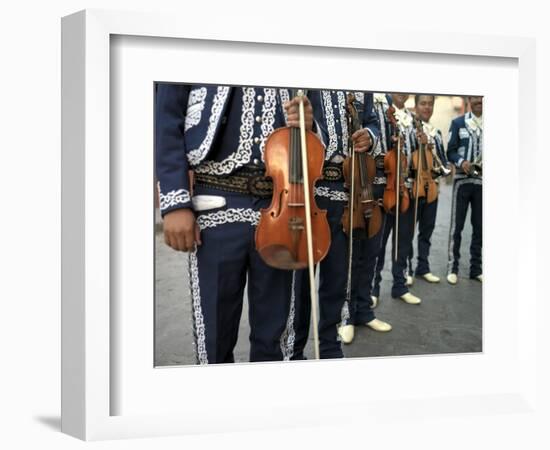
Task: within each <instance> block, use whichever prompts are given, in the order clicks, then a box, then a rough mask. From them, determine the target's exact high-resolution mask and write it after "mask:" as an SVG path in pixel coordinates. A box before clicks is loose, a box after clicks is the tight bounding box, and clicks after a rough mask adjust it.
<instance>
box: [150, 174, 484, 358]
mask: <svg viewBox="0 0 550 450" xmlns="http://www.w3.org/2000/svg"><path fill="white" fill-rule="evenodd" d="M451 192H452V187H451V185H446V184H442V186H441V193H440V199H439V206H438V208H439V210H438V215H437V223H436V229H435V231H434V234H433V236H432V249H431V256H430V264H431V269H432V272H433V273H434V274H436V275H438V276H440V277H441V278H442V281H441V283H439V284H429V283H427V282H425V281H424V280H421V279H415V282H414V285H413V286H412V288H411V292H412V293H414V294H415V295H417V296H419V297H421V298H422V304H421V305H418V306H417V305H408V304H406V303H404V302H403V301H401V300H395V299H392V298H391V297H390V289H391V272H390V271H389V261H390V260H391V255H390V246H388V249H387V252H388V253H387V256H386V267H385V268H384V271H383V274H382V275H383V283H382V286H381V288H382V289H381V299H380V304H379V306H378V307H377V308H376V309H375V314H376V315H377V317H378V318H380V319H382V320H385V321H387V322H390V323H391V324H392V326H393V330H392V331H390V332H389V333H377V332H375V331H373V330H371V329H369V328H366V327H356V331H355V340H354V341H353V343H352V344H350V345H346V346H344V353H345V355H346V357H366V356H394V355H419V354H435V353H462V352H480V351H481V350H482V346H481V344H482V299H481V296H482V285H481V283H480V282H478V281H475V280H470V279H468V278H467V276H468V264H469V247H470V236H471V225H470V219H469V216H468V218H467V220H466V226H465V228H464V231H463V239H462V249H461V255H462V257H461V264H460V269H459V270H460V273H459V282H458V284H457V285H456V286H451V285H449V284H448V283H447V281H446V280H445V275H446V267H447V245H448V235H449V221H450V206H451ZM415 247H416V245H415ZM155 269H156V273H155V281H156V287H155V293H156V299H155V301H156V304H155V325H156V326H155V329H156V336H155V364H156V365H157V366H169V365H186V364H194V362H195V357H194V353H193V344H192V342H193V339H192V337H193V334H192V328H191V301H190V297H189V288H188V281H187V280H188V278H187V260H186V255H185V254H183V253H178V252H175V251H173V250H171V249H170V248H168V247H167V246H166V245H165V244H164V241H163V237H162V234H161V233H160V232H157V234H156V264H155ZM247 317H248V309H247V299H246V298H245V305H244V308H243V315H242V319H241V326H240V330H239V340H238V342H237V346H236V349H235V359H236V361H238V362H246V361H248V348H249V345H248V334H249V327H248V320H247ZM312 344H313V341H312V339H310V343H309V344H308V347H307V349H306V355H307V356H308V358H312V356H313V351H312Z"/></svg>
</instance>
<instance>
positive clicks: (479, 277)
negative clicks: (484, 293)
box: [476, 275, 483, 283]
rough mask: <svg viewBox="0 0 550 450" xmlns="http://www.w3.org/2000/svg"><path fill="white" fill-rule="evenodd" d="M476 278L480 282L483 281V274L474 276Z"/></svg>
mask: <svg viewBox="0 0 550 450" xmlns="http://www.w3.org/2000/svg"><path fill="white" fill-rule="evenodd" d="M476 280H478V281H480V282H481V283H483V275H478V276H477V277H476Z"/></svg>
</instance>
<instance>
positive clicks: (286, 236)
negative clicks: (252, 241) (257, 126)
mask: <svg viewBox="0 0 550 450" xmlns="http://www.w3.org/2000/svg"><path fill="white" fill-rule="evenodd" d="M299 132H300V130H299V129H298V128H291V127H284V128H279V129H277V130H275V131H274V132H273V133H272V134H271V135H270V137H269V138H268V139H267V141H266V144H265V152H264V159H265V162H266V175H267V176H269V177H271V178H272V179H273V198H272V201H271V205H270V206H269V207H268V208H264V209H262V210H261V213H260V222H259V223H258V227H257V228H256V249H257V250H258V252H259V254H260V256H261V257H262V259H263V260H264V261H265V262H266V264H268V265H270V266H272V267H275V268H278V269H286V270H298V269H304V268H306V267H307V266H308V254H307V241H306V232H305V226H306V219H305V217H306V216H305V214H306V213H305V207H304V205H305V202H304V185H303V179H302V172H301V171H302V164H301V159H300V148H299ZM306 142H307V153H308V167H307V170H308V175H309V176H308V178H309V182H310V189H309V192H310V205H311V206H310V207H311V225H312V235H313V258H314V262H315V263H317V262H319V261H320V260H321V259H323V258H324V257H325V256H326V254H327V252H328V249H329V247H330V227H329V224H328V221H327V217H326V211H325V210H321V209H319V208H318V207H317V205H316V203H315V195H314V193H315V189H314V186H315V180H317V179H318V178H319V177H321V174H322V168H323V162H324V156H325V151H324V147H323V144H322V143H321V141H320V140H319V138H318V137H317V136H316V135H315V134H314V133H313V132H311V131H307V132H306Z"/></svg>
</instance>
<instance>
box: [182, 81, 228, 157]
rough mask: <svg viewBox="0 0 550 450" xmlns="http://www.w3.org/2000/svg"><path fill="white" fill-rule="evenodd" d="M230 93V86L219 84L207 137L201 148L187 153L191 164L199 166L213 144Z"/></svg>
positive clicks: (213, 102)
mask: <svg viewBox="0 0 550 450" xmlns="http://www.w3.org/2000/svg"><path fill="white" fill-rule="evenodd" d="M228 94H229V87H227V86H218V90H217V92H216V95H215V96H214V100H213V101H212V110H211V112H210V119H209V123H208V130H207V131H206V137H205V138H204V141H202V143H201V145H200V146H199V148H197V149H194V150H191V151H190V152H189V153H188V154H187V159H188V160H189V164H190V165H191V166H197V165H198V164H199V163H200V162H201V161H202V160H203V159H204V157H205V156H206V154H207V153H208V150H209V149H210V146H211V145H212V141H213V139H214V132H215V131H216V127H217V125H218V122H219V120H220V116H221V113H222V110H223V105H224V104H225V101H226V99H227V95H228Z"/></svg>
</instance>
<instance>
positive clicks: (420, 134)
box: [416, 131, 428, 145]
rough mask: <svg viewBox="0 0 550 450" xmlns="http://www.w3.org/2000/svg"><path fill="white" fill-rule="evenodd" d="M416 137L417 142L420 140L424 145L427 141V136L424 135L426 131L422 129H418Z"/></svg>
mask: <svg viewBox="0 0 550 450" xmlns="http://www.w3.org/2000/svg"><path fill="white" fill-rule="evenodd" d="M416 137H417V138H418V142H420V144H422V145H426V144H427V143H428V136H426V133H424V132H423V131H419V132H418V133H417V134H416Z"/></svg>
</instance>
